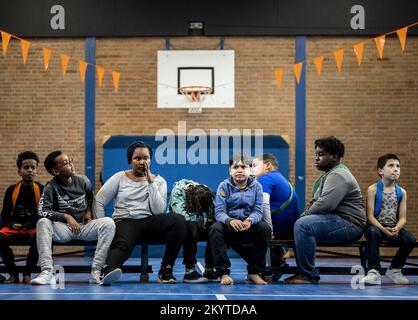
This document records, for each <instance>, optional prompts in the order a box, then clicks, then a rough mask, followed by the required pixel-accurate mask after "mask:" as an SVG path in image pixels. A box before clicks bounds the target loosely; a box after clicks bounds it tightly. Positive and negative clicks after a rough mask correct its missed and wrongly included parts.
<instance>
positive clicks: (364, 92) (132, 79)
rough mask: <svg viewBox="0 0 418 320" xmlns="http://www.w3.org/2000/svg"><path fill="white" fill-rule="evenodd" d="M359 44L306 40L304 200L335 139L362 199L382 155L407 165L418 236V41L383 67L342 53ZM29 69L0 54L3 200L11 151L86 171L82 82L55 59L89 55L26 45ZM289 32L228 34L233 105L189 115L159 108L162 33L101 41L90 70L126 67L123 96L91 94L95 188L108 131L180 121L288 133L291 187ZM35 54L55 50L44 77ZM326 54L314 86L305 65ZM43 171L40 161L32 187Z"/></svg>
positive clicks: (105, 91) (14, 55)
mask: <svg viewBox="0 0 418 320" xmlns="http://www.w3.org/2000/svg"><path fill="white" fill-rule="evenodd" d="M361 40H364V38H362V39H361V38H354V37H345V38H344V37H309V38H308V40H307V59H308V62H309V64H308V69H307V70H308V76H307V128H306V129H307V131H306V133H307V150H306V151H307V159H306V163H307V168H306V172H307V177H306V185H307V192H306V194H307V196H309V194H310V186H311V185H312V183H313V181H314V179H315V178H316V177H317V176H318V175H319V172H317V171H316V170H315V168H314V166H313V161H314V147H313V141H314V140H315V138H317V137H321V136H324V135H331V134H333V135H336V136H337V137H339V138H340V139H341V140H342V141H343V142H344V143H345V145H346V157H345V159H344V162H345V163H346V164H348V166H349V167H350V168H351V169H352V171H353V173H354V175H355V176H356V178H357V179H358V181H359V183H360V186H361V188H362V191H363V193H365V191H366V189H367V187H368V185H370V184H371V183H372V182H374V181H375V180H376V179H377V175H376V173H375V162H376V159H377V157H378V156H379V155H381V154H383V153H386V152H394V153H397V154H398V155H399V156H400V158H401V161H402V173H401V183H402V185H403V186H404V187H405V188H406V190H407V191H408V229H409V230H410V231H412V232H414V233H415V234H418V213H417V211H418V204H417V189H418V188H417V187H418V185H417V184H418V182H417V181H418V177H417V174H418V173H417V170H416V163H415V162H416V160H415V159H416V158H417V156H418V148H417V147H418V130H417V129H418V124H417V119H418V111H417V109H416V108H415V104H416V101H418V80H417V72H418V55H417V52H418V38H416V37H415V38H414V37H408V39H407V45H406V49H405V52H403V53H402V51H401V49H400V46H399V41H398V39H397V38H394V37H389V38H388V39H387V41H386V46H385V49H384V59H383V61H379V59H378V57H377V52H376V48H375V46H374V43H371V42H370V43H368V44H367V45H366V46H365V48H364V57H363V64H362V65H361V66H357V62H356V59H355V56H354V54H352V52H351V51H349V48H350V45H353V44H355V43H357V42H359V41H361ZM32 41H33V43H34V44H35V45H36V47H37V49H34V48H31V50H30V53H29V57H28V62H27V65H26V66H24V65H23V64H22V58H21V53H20V44H19V43H18V42H17V41H11V43H10V47H9V52H8V55H7V57H6V58H3V57H0V74H1V76H0V88H1V95H0V120H1V124H2V125H1V129H0V142H1V152H0V199H2V198H3V194H4V191H5V189H6V187H7V186H8V185H9V184H11V183H13V182H15V181H16V180H17V179H18V176H17V174H16V168H15V164H14V162H15V157H16V154H17V153H18V152H20V151H23V150H25V149H32V150H34V151H36V152H38V154H39V156H40V158H41V159H42V160H43V159H44V157H45V156H46V155H47V153H48V152H50V151H52V150H54V149H57V148H59V149H62V150H64V151H65V152H67V153H68V154H70V155H71V156H73V157H74V159H75V165H76V170H78V172H84V85H83V84H82V83H81V81H80V77H79V74H78V65H77V64H76V63H75V61H74V60H71V61H70V64H69V70H68V72H67V77H66V78H65V79H63V77H62V74H61V66H60V61H59V57H58V56H57V54H56V52H58V51H60V52H64V53H66V54H69V55H70V56H72V57H74V59H77V58H78V59H83V58H84V41H83V40H82V39H61V40H52V39H42V40H39V39H32ZM171 44H172V46H173V49H178V50H180V49H182V50H187V49H190V50H193V49H199V50H212V49H218V48H219V38H217V37H178V38H171ZM294 44H295V39H294V37H259V38H254V37H232V38H226V39H225V49H233V50H235V66H236V70H235V77H236V84H235V89H236V107H235V109H232V110H231V109H225V110H204V111H203V113H202V114H188V111H187V110H186V109H177V110H164V109H157V107H156V103H157V99H156V93H157V87H156V84H155V82H156V80H157V70H156V63H157V61H156V56H157V50H163V49H164V48H165V39H164V38H152V37H149V38H120V39H98V40H97V64H98V65H102V66H103V67H105V69H106V70H118V71H120V72H121V74H122V75H121V82H120V87H119V93H114V92H113V84H112V82H111V81H110V78H111V75H110V74H109V73H106V74H105V78H104V85H103V87H102V88H99V87H97V88H96V146H97V151H96V186H97V188H98V187H100V184H99V173H100V171H101V166H102V148H101V146H102V141H103V138H104V137H105V136H109V135H117V134H125V135H152V134H155V132H156V131H157V130H158V129H161V128H169V129H172V130H173V131H174V132H176V131H177V123H178V121H187V128H188V129H189V130H190V129H192V128H201V129H203V130H205V131H206V132H208V131H209V129H210V128H214V129H220V128H225V129H228V130H229V129H232V128H238V129H241V130H243V129H253V130H254V129H256V128H262V129H264V133H265V134H275V135H286V136H288V137H289V142H290V173H291V174H290V177H291V180H292V181H293V182H294V181H295V166H294V161H295V153H294V145H295V101H294V95H295V94H294V83H293V74H292V72H293V71H292V67H293V65H292V63H294V56H295V45H294ZM42 47H50V48H51V49H52V50H54V49H55V50H56V52H55V55H54V52H53V56H52V58H51V62H50V67H49V70H48V71H44V70H43V64H42V52H41V50H42ZM342 47H345V48H346V49H347V50H346V52H345V56H344V61H343V67H342V73H341V74H338V73H337V70H336V66H335V62H334V60H333V57H332V51H333V50H337V49H340V48H342ZM321 54H323V55H325V61H324V66H323V70H322V76H321V78H320V79H318V77H317V75H316V71H315V68H314V65H313V63H312V59H313V57H314V56H316V55H321ZM277 67H284V68H285V73H284V78H283V86H282V88H281V89H280V90H277V88H276V86H275V83H274V69H275V68H277ZM49 178H50V177H49V175H48V174H47V173H46V172H45V169H44V168H43V165H41V166H40V174H39V180H40V181H42V182H46V181H47V179H49Z"/></svg>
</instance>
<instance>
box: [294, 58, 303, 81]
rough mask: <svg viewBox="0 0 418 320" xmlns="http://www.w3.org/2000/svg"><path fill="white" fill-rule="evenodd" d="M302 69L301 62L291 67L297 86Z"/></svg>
mask: <svg viewBox="0 0 418 320" xmlns="http://www.w3.org/2000/svg"><path fill="white" fill-rule="evenodd" d="M302 68H303V62H299V63H296V64H295V65H294V66H293V71H294V73H295V77H296V82H297V84H299V82H300V75H301V73H302Z"/></svg>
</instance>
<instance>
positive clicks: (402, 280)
mask: <svg viewBox="0 0 418 320" xmlns="http://www.w3.org/2000/svg"><path fill="white" fill-rule="evenodd" d="M385 275H386V277H388V278H389V279H390V280H392V281H393V282H394V283H396V284H409V280H408V279H407V278H406V277H405V276H404V275H403V274H402V271H401V269H395V268H393V269H392V268H388V269H387V270H386V273H385Z"/></svg>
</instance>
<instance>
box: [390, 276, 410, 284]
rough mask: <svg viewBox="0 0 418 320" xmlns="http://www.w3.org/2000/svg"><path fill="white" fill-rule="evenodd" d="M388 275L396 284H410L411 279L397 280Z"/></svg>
mask: <svg viewBox="0 0 418 320" xmlns="http://www.w3.org/2000/svg"><path fill="white" fill-rule="evenodd" d="M386 277H387V278H388V279H389V280H390V281H392V282H393V283H394V284H400V285H407V284H409V280H407V281H397V280H395V279H394V278H391V277H390V276H388V275H386Z"/></svg>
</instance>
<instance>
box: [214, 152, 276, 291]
mask: <svg viewBox="0 0 418 320" xmlns="http://www.w3.org/2000/svg"><path fill="white" fill-rule="evenodd" d="M250 165H251V161H250V160H249V159H248V158H247V157H246V156H245V155H243V154H240V155H238V156H234V157H233V158H232V159H231V160H230V161H229V174H230V178H228V179H225V180H224V181H223V182H222V183H221V184H220V185H219V187H218V190H217V192H216V197H215V220H216V221H217V222H216V223H214V224H213V225H212V226H211V227H210V228H209V239H210V242H211V245H212V253H213V258H214V263H215V268H216V272H217V274H218V276H219V277H220V278H221V284H223V285H230V284H233V279H232V278H231V277H230V270H229V268H230V267H231V263H230V261H229V258H228V255H227V247H228V245H230V246H231V248H232V249H234V250H235V251H236V252H237V253H238V254H239V255H240V256H241V257H242V258H244V260H245V261H246V262H247V263H248V267H247V269H248V277H247V278H248V280H250V281H252V282H253V283H255V284H267V283H266V282H265V281H264V280H263V279H262V278H261V274H262V272H263V271H264V268H265V257H266V252H267V248H268V246H269V244H270V238H271V229H270V227H269V225H268V224H267V223H266V222H265V221H263V189H262V187H261V185H260V184H259V183H258V182H257V181H255V179H254V178H252V177H250ZM243 242H250V243H252V244H253V246H250V247H247V248H246V247H244V246H243V245H242V243H243ZM249 248H250V249H249Z"/></svg>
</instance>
